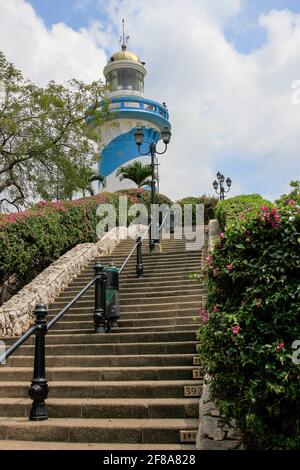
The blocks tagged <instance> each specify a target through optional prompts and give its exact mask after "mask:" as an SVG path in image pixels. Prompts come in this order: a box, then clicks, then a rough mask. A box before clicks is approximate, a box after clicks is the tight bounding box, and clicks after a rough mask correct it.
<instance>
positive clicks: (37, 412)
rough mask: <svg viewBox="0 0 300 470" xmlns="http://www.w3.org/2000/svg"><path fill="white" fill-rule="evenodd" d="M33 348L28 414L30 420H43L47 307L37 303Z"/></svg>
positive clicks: (46, 387) (45, 391)
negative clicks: (32, 369) (30, 405)
mask: <svg viewBox="0 0 300 470" xmlns="http://www.w3.org/2000/svg"><path fill="white" fill-rule="evenodd" d="M34 313H35V315H36V319H35V325H36V329H35V349H34V372H33V379H32V382H31V387H30V388H29V390H28V394H29V396H30V398H32V400H33V403H32V407H31V411H30V415H29V419H30V421H44V420H46V419H48V414H47V409H46V404H45V399H46V398H47V397H48V382H47V380H46V372H45V336H46V334H47V323H46V315H47V313H48V310H47V307H46V305H44V304H38V305H37V306H36V307H35V310H34Z"/></svg>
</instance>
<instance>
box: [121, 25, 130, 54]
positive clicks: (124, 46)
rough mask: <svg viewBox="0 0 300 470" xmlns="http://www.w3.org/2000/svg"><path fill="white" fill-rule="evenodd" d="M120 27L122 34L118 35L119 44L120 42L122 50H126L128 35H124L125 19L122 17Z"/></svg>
mask: <svg viewBox="0 0 300 470" xmlns="http://www.w3.org/2000/svg"><path fill="white" fill-rule="evenodd" d="M122 29H123V34H122V36H121V37H120V44H121V48H122V51H126V49H127V44H128V39H129V36H125V21H124V18H123V19H122Z"/></svg>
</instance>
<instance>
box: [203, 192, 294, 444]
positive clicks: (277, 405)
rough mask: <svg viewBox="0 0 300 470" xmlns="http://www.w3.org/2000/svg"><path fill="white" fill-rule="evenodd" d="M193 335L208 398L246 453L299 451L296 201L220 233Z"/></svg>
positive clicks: (265, 210)
mask: <svg viewBox="0 0 300 470" xmlns="http://www.w3.org/2000/svg"><path fill="white" fill-rule="evenodd" d="M203 275H204V276H206V277H207V279H208V301H207V304H206V307H205V315H204V314H203V312H202V314H201V315H200V319H201V320H202V323H201V326H200V330H199V340H200V342H201V349H200V359H201V364H202V366H203V368H204V369H205V371H206V372H207V373H208V374H209V375H210V376H211V380H212V382H211V394H212V399H213V400H215V402H216V403H217V405H218V406H219V408H220V411H221V412H222V413H224V414H225V415H226V416H227V417H228V418H235V419H236V420H237V424H238V426H239V427H240V429H241V431H242V434H243V439H244V442H245V445H246V447H247V448H250V449H299V448H300V365H297V364H296V363H295V362H294V361H293V360H292V356H293V352H294V350H293V347H292V345H293V343H294V342H295V341H296V340H300V197H298V198H297V197H294V198H293V200H291V199H289V198H285V199H284V201H281V204H279V207H278V208H271V207H270V206H269V205H268V206H266V205H265V204H264V205H263V206H262V207H261V208H260V209H259V210H255V211H252V212H251V213H250V212H249V213H247V215H246V216H245V217H244V218H243V219H239V218H237V219H236V221H235V222H234V223H231V224H230V226H229V227H227V229H226V231H225V233H224V232H222V233H220V236H219V239H218V240H217V242H216V244H215V247H214V249H213V250H212V252H211V253H210V255H209V256H208V257H207V258H206V263H205V268H204V272H203Z"/></svg>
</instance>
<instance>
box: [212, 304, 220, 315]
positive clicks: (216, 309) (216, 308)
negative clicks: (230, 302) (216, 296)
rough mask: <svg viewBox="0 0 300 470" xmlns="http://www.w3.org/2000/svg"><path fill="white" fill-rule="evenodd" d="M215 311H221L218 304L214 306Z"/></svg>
mask: <svg viewBox="0 0 300 470" xmlns="http://www.w3.org/2000/svg"><path fill="white" fill-rule="evenodd" d="M213 311H214V313H218V312H219V311H220V309H219V307H218V306H217V305H215V306H214V308H213Z"/></svg>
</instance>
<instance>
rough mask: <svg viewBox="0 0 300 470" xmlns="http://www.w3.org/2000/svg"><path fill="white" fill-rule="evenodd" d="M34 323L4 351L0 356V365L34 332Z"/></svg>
mask: <svg viewBox="0 0 300 470" xmlns="http://www.w3.org/2000/svg"><path fill="white" fill-rule="evenodd" d="M35 330H36V325H33V326H31V327H30V328H29V330H28V331H26V333H24V335H23V336H21V338H19V339H18V340H17V341H16V342H15V343H14V344H13V345H12V346H11V347H10V348H9V349H8V350H7V351H5V353H3V354H2V355H1V356H0V365H2V364H4V363H5V361H6V360H7V359H8V358H9V357H10V356H11V355H12V354H13V353H14V352H15V351H16V350H17V349H18V348H19V346H22V344H23V343H25V341H26V340H27V339H28V338H29V337H30V336H31V335H32V334H33V333H34V332H35Z"/></svg>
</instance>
